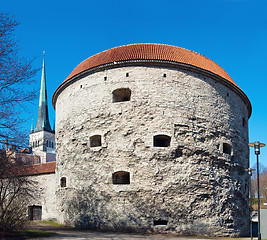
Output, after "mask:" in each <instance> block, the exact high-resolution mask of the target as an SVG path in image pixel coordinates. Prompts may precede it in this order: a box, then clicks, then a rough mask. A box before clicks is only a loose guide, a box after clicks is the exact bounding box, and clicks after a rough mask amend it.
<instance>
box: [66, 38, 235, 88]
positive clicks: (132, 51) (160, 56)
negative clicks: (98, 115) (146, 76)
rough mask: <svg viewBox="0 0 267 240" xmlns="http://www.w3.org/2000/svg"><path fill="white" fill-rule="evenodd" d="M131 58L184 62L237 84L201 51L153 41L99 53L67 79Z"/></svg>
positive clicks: (79, 66)
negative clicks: (200, 52)
mask: <svg viewBox="0 0 267 240" xmlns="http://www.w3.org/2000/svg"><path fill="white" fill-rule="evenodd" d="M130 60H161V61H170V62H177V63H184V64H188V65H192V66H195V67H198V68H201V69H204V70H207V71H210V72H212V73H215V74H217V75H219V76H221V77H223V78H225V79H227V80H228V81H230V82H231V83H233V84H235V85H236V83H235V82H234V81H233V80H232V78H231V77H230V76H229V75H228V74H227V73H226V72H225V71H224V70H223V69H222V68H221V67H220V66H219V65H218V64H216V63H215V62H213V61H212V60H210V59H209V58H207V57H204V56H203V55H201V54H199V53H196V52H193V51H190V50H187V49H184V48H180V47H176V46H170V45H164V44H151V43H149V44H131V45H125V46H120V47H115V48H111V49H109V50H106V51H104V52H101V53H98V54H96V55H94V56H92V57H89V58H88V59H86V60H84V61H83V62H81V63H80V64H79V65H78V66H77V67H76V68H75V69H74V70H73V71H72V72H71V74H70V75H69V76H68V77H67V78H66V80H65V81H67V80H68V79H70V78H72V77H74V76H75V75H77V74H79V73H82V72H83V71H85V70H88V69H90V68H94V67H97V66H100V65H104V64H108V63H113V62H122V61H130Z"/></svg>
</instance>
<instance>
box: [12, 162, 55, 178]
mask: <svg viewBox="0 0 267 240" xmlns="http://www.w3.org/2000/svg"><path fill="white" fill-rule="evenodd" d="M55 169H56V162H49V163H41V164H34V165H23V166H19V167H14V171H11V173H12V175H15V176H31V175H40V174H47V173H54V172H55Z"/></svg>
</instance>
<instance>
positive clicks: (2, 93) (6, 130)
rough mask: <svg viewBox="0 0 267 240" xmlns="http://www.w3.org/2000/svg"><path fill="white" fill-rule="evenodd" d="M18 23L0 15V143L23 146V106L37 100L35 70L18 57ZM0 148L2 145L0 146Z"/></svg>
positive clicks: (2, 14) (4, 15)
mask: <svg viewBox="0 0 267 240" xmlns="http://www.w3.org/2000/svg"><path fill="white" fill-rule="evenodd" d="M17 26H18V23H17V22H16V21H15V20H14V19H13V17H10V16H9V15H7V14H4V13H0V144H2V145H3V143H4V142H6V138H8V139H9V142H11V143H15V144H18V143H22V141H23V140H22V139H24V137H25V135H24V132H23V127H22V124H23V123H24V120H23V116H24V115H23V114H21V113H23V112H24V111H25V103H27V102H31V101H32V100H33V99H35V98H36V91H35V90H33V88H32V87H31V86H32V83H33V82H34V80H33V79H32V77H33V76H34V75H35V74H36V72H37V69H34V68H33V67H32V61H33V60H28V59H26V58H24V57H20V56H19V52H18V46H17V42H16V40H15V37H14V31H15V28H16V27H17ZM2 147H3V146H2Z"/></svg>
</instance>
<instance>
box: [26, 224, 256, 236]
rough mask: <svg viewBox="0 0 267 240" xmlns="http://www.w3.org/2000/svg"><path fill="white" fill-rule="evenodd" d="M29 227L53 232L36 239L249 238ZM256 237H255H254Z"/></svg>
mask: <svg viewBox="0 0 267 240" xmlns="http://www.w3.org/2000/svg"><path fill="white" fill-rule="evenodd" d="M29 228H31V229H39V230H46V231H51V232H55V233H56V235H55V236H51V237H45V238H35V239H36V240H74V239H75V240H84V239H92V240H138V239H139V240H140V239H146V240H225V239H227V240H237V239H238V240H250V238H197V237H177V236H168V235H144V234H131V233H111V232H108V233H103V232H96V231H89V230H76V229H75V230H72V229H67V228H61V227H54V226H50V225H47V224H43V223H35V224H33V225H30V226H29ZM254 239H256V238H254Z"/></svg>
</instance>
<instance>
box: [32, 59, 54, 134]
mask: <svg viewBox="0 0 267 240" xmlns="http://www.w3.org/2000/svg"><path fill="white" fill-rule="evenodd" d="M39 131H47V132H53V131H52V129H51V126H50V123H49V118H48V106H47V91H46V77H45V54H44V55H43V68H42V78H41V89H40V98H39V111H38V120H37V124H36V127H35V129H34V132H39Z"/></svg>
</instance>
